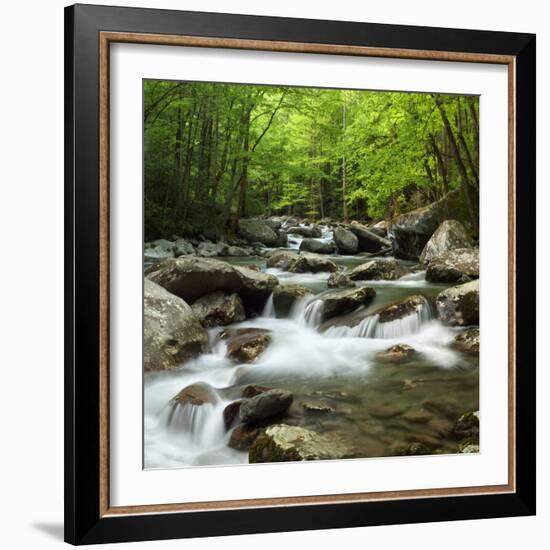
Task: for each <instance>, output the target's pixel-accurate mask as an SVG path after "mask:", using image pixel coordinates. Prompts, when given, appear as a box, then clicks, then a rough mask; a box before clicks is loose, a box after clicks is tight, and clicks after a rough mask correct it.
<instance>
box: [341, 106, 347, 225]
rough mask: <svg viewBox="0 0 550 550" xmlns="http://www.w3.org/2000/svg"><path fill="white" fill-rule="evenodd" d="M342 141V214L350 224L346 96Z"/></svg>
mask: <svg viewBox="0 0 550 550" xmlns="http://www.w3.org/2000/svg"><path fill="white" fill-rule="evenodd" d="M342 130H343V135H342V141H343V142H344V150H343V154H342V212H343V215H344V222H345V223H348V221H349V219H348V205H347V203H346V150H345V143H346V142H345V136H346V98H345V96H344V102H343V105H342Z"/></svg>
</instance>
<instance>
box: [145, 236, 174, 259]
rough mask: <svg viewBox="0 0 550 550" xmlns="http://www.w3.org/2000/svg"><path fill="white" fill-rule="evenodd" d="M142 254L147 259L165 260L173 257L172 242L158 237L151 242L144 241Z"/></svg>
mask: <svg viewBox="0 0 550 550" xmlns="http://www.w3.org/2000/svg"><path fill="white" fill-rule="evenodd" d="M143 256H144V258H145V260H147V261H154V262H156V261H159V260H166V259H168V258H173V257H174V243H173V242H172V241H168V240H166V239H158V240H156V241H153V242H152V243H146V245H145V247H144V251H143Z"/></svg>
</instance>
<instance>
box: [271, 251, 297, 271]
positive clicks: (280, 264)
mask: <svg viewBox="0 0 550 550" xmlns="http://www.w3.org/2000/svg"><path fill="white" fill-rule="evenodd" d="M297 259H298V252H295V251H293V250H275V251H273V252H271V253H270V254H269V255H268V257H267V261H266V264H267V267H276V268H278V269H283V270H285V271H287V270H288V269H289V268H290V266H291V265H292V264H293V263H294V262H295V261H296V260H297Z"/></svg>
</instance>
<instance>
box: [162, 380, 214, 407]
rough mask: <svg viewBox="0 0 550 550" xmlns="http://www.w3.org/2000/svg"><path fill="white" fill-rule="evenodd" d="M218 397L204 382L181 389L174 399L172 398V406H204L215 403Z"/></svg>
mask: <svg viewBox="0 0 550 550" xmlns="http://www.w3.org/2000/svg"><path fill="white" fill-rule="evenodd" d="M217 401H218V396H217V395H216V392H215V391H214V389H213V388H212V387H211V386H209V385H208V384H205V383H204V382H197V383H196V384H191V385H190V386H187V387H185V388H183V390H181V391H180V392H179V393H178V394H177V395H176V396H175V397H173V398H172V401H171V402H172V404H177V405H180V406H184V405H196V406H198V405H204V404H206V403H210V404H213V403H216V402H217Z"/></svg>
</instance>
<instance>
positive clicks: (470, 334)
mask: <svg viewBox="0 0 550 550" xmlns="http://www.w3.org/2000/svg"><path fill="white" fill-rule="evenodd" d="M451 347H452V348H453V349H456V350H457V351H462V352H464V353H471V354H473V355H477V354H478V353H479V328H468V329H466V330H465V331H464V332H461V333H460V334H457V335H456V336H455V339H454V340H453V342H452V343H451Z"/></svg>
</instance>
